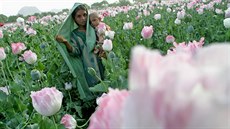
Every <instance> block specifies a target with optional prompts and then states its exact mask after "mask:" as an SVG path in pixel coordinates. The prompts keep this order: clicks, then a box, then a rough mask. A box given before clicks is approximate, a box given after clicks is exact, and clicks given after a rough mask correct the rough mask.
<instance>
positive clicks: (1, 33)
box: [0, 30, 3, 39]
mask: <svg viewBox="0 0 230 129" xmlns="http://www.w3.org/2000/svg"><path fill="white" fill-rule="evenodd" d="M2 38H3V32H2V30H0V39H2Z"/></svg>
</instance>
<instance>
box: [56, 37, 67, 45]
mask: <svg viewBox="0 0 230 129" xmlns="http://www.w3.org/2000/svg"><path fill="white" fill-rule="evenodd" d="M55 39H56V40H57V41H58V42H60V43H67V42H68V41H67V40H66V39H65V38H64V37H63V36H61V35H57V36H56V37H55Z"/></svg>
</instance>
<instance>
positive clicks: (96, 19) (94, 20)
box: [89, 12, 101, 28]
mask: <svg viewBox="0 0 230 129" xmlns="http://www.w3.org/2000/svg"><path fill="white" fill-rule="evenodd" d="M89 20H90V23H91V25H92V26H93V27H94V28H95V27H97V26H98V25H99V23H100V22H101V18H100V17H99V15H98V13H96V12H92V13H90V14H89Z"/></svg>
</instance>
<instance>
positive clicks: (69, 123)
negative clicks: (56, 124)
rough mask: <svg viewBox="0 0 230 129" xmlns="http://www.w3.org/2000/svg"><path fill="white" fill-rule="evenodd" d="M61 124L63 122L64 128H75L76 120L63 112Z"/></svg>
mask: <svg viewBox="0 0 230 129" xmlns="http://www.w3.org/2000/svg"><path fill="white" fill-rule="evenodd" d="M61 124H63V125H64V126H65V128H66V129H75V128H76V127H77V121H76V120H75V119H74V118H73V116H71V115H69V114H65V115H64V116H63V117H62V119H61Z"/></svg>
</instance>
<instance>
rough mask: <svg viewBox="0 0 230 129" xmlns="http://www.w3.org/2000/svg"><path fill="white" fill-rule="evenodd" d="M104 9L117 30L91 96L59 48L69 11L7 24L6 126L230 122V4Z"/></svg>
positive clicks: (3, 51)
mask: <svg viewBox="0 0 230 129" xmlns="http://www.w3.org/2000/svg"><path fill="white" fill-rule="evenodd" d="M97 11H98V12H100V14H101V16H102V17H103V21H104V22H105V23H106V24H108V25H109V26H110V27H111V29H112V31H114V32H115V35H113V34H112V33H108V34H107V37H110V38H109V39H108V40H106V41H105V42H104V43H105V44H106V45H105V46H104V49H105V50H106V55H107V58H106V59H103V64H104V66H105V79H104V80H102V81H101V82H100V83H99V84H98V85H96V86H94V87H90V89H89V90H90V91H91V92H89V93H85V92H82V89H81V87H78V86H77V85H75V81H76V79H74V77H73V76H72V74H71V73H70V71H69V69H68V67H67V66H66V65H65V62H64V60H63V58H62V56H61V55H60V53H59V51H58V50H57V47H56V43H55V38H54V37H55V35H56V33H57V31H58V29H59V28H60V26H61V24H62V23H63V21H64V19H65V18H66V16H67V15H68V12H63V14H61V15H54V16H51V15H49V16H45V17H42V18H36V17H35V16H30V17H29V18H28V19H23V18H20V17H19V18H18V19H17V21H16V22H15V23H9V24H5V25H4V26H3V27H0V71H1V72H0V128H2V129H11V128H13V129H16V128H17V129H57V128H58V129H62V128H63V129H64V128H68V129H73V128H84V129H85V128H89V129H111V128H117V129H121V128H130V129H134V128H162V129H177V128H180V129H194V128H198V127H204V128H210V127H212V128H215V129H217V128H223V129H229V128H230V124H229V123H230V113H229V111H230V108H229V103H230V101H229V99H228V98H229V97H230V96H229V95H230V90H229V89H230V88H229V86H230V44H229V43H230V2H228V1H227V0H190V1H189V0H187V1H186V2H184V1H182V0H177V1H176V0H171V1H170V0H167V2H166V1H165V2H164V1H162V2H161V3H159V2H156V1H153V2H149V3H144V4H140V3H136V4H134V5H132V6H124V7H117V8H107V9H106V10H97ZM227 86H228V87H227Z"/></svg>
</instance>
